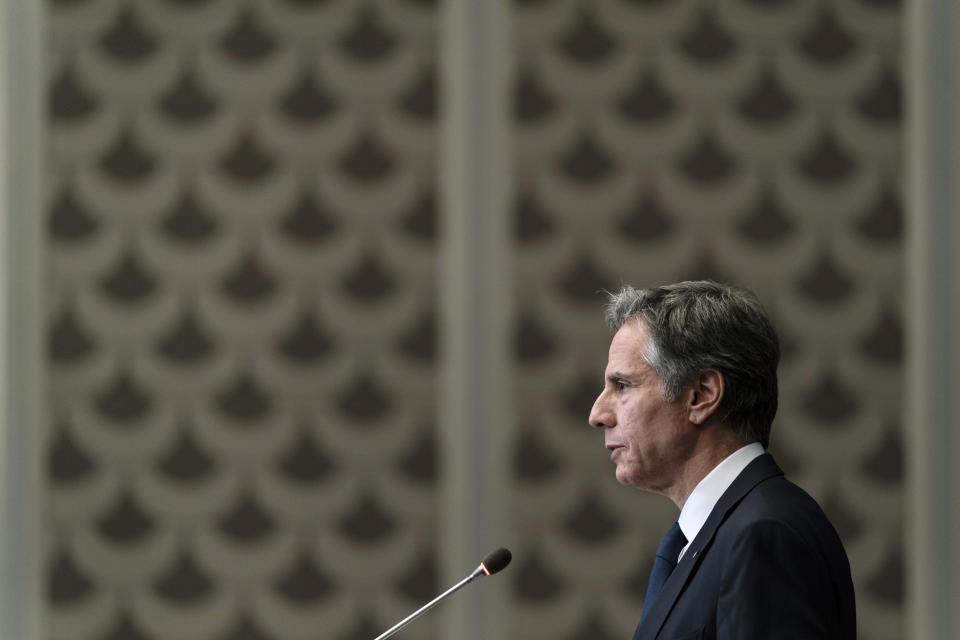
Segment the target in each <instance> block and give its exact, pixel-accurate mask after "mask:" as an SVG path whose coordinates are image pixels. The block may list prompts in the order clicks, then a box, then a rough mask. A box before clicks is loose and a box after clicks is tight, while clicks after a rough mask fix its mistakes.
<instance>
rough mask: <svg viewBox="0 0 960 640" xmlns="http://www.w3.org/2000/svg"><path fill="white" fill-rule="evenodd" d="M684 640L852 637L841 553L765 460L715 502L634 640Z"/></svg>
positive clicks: (849, 586)
mask: <svg viewBox="0 0 960 640" xmlns="http://www.w3.org/2000/svg"><path fill="white" fill-rule="evenodd" d="M686 637H691V638H737V639H739V640H747V639H749V638H769V637H776V638H808V637H822V638H843V639H849V640H854V638H855V637H856V622H855V606H854V598H853V583H852V581H851V578H850V567H849V563H848V562H847V557H846V553H845V552H844V550H843V545H842V544H841V542H840V539H839V537H838V536H837V534H836V531H835V530H834V529H833V527H832V526H831V524H830V522H829V520H828V519H827V517H826V515H824V513H823V511H822V510H821V509H820V507H819V505H817V503H816V501H814V500H813V498H811V497H810V496H809V495H808V494H807V493H806V492H805V491H803V490H802V489H801V488H800V487H798V486H796V485H795V484H793V483H791V482H789V481H788V480H787V479H786V478H784V476H783V472H782V471H781V470H780V468H779V467H778V466H777V464H776V463H775V462H774V460H773V458H772V457H771V456H770V455H769V454H765V455H763V456H760V457H759V458H757V459H756V460H754V461H753V462H751V463H750V465H748V466H747V468H746V469H744V471H743V472H742V473H741V474H740V475H739V476H738V477H737V479H736V480H735V481H734V482H733V484H732V485H731V486H730V487H729V488H728V489H727V491H726V492H725V493H724V494H723V495H722V496H721V498H720V500H719V501H718V502H717V505H716V506H715V507H714V509H713V511H712V512H711V513H710V516H709V517H708V518H707V521H706V523H705V524H704V526H703V528H702V529H701V530H700V533H699V534H698V535H697V537H696V538H695V539H694V540H693V541H692V542H691V543H690V546H689V547H688V548H687V551H686V552H685V553H684V556H683V558H682V559H681V560H680V563H679V564H678V565H677V568H676V569H675V570H674V572H673V573H672V574H671V576H670V578H669V579H668V580H667V583H666V584H665V585H664V587H663V590H662V591H661V593H660V596H659V597H658V598H657V601H656V602H655V603H654V604H653V605H652V607H651V609H650V610H649V612H648V613H647V614H646V615H645V616H644V619H643V621H642V623H641V624H640V626H639V628H638V630H637V634H636V635H635V638H637V639H643V640H646V639H650V640H652V639H654V638H661V639H663V640H672V639H674V638H686Z"/></svg>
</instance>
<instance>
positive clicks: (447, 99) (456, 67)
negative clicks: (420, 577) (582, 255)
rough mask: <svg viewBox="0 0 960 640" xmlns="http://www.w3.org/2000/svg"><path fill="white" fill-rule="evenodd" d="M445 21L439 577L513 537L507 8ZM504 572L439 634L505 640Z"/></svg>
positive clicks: (465, 567) (457, 14) (452, 3)
mask: <svg viewBox="0 0 960 640" xmlns="http://www.w3.org/2000/svg"><path fill="white" fill-rule="evenodd" d="M444 11H445V13H444V16H443V20H442V23H441V37H442V42H441V47H440V53H441V60H442V71H441V78H442V81H441V87H442V90H441V102H442V113H443V117H444V121H443V127H442V129H441V132H442V133H441V136H442V137H441V140H442V143H441V144H442V148H441V152H440V165H441V166H440V179H441V189H442V193H441V197H440V199H439V202H440V203H441V211H442V214H441V226H442V229H443V230H442V241H443V249H442V254H441V255H442V257H441V264H440V269H441V276H440V278H441V282H440V285H441V296H442V303H441V322H440V329H441V334H442V340H441V345H442V348H441V351H442V359H443V365H442V367H441V377H440V379H441V381H442V382H441V385H440V389H439V391H440V394H441V397H440V408H439V411H440V422H439V425H438V432H439V434H440V437H441V439H442V446H441V449H440V450H441V452H442V453H441V455H442V460H441V468H442V472H441V477H442V481H443V484H444V494H443V522H442V525H441V526H442V528H441V531H440V537H441V546H442V554H443V555H442V557H443V561H444V563H443V564H444V572H443V577H444V581H445V582H446V583H452V582H453V581H455V580H457V579H459V578H460V577H462V576H463V575H464V574H465V573H467V572H468V571H470V570H472V569H473V568H475V567H476V566H477V564H478V563H479V562H480V560H481V559H482V558H483V556H484V555H485V554H486V553H487V552H489V551H491V550H493V549H494V548H496V547H498V546H509V541H508V540H506V539H505V537H504V536H505V533H506V528H505V526H504V524H505V518H504V506H505V505H504V503H505V499H504V495H505V475H506V472H507V468H506V459H507V456H506V444H507V443H506V437H507V430H508V429H509V428H510V426H511V424H512V420H513V418H514V415H513V412H512V411H511V410H510V405H511V396H510V383H509V380H508V379H507V373H508V371H509V369H510V367H509V361H508V356H509V345H510V341H509V336H508V331H509V330H508V321H509V318H510V309H511V297H512V289H511V287H510V266H509V264H508V257H509V246H508V242H509V239H510V237H509V225H508V219H509V215H508V211H509V207H508V193H509V184H508V180H509V169H508V153H507V146H506V136H507V127H508V119H507V118H508V102H507V100H508V98H507V74H506V69H507V60H506V51H507V47H508V41H507V38H506V35H505V34H506V27H505V21H506V16H507V11H506V8H505V2H504V0H449V1H448V2H446V3H445V8H444ZM507 585H508V582H507V581H506V580H504V579H503V577H502V576H497V577H496V578H493V579H491V580H490V581H486V580H484V581H482V582H481V583H479V584H477V585H475V586H472V587H471V588H470V591H469V592H466V593H461V594H458V595H457V596H455V597H454V599H453V601H452V602H449V603H447V604H446V605H444V606H445V609H444V613H443V615H444V618H443V626H442V628H441V637H445V638H456V639H457V640H480V639H481V638H486V639H492V638H504V637H506V636H505V629H506V624H505V621H504V615H503V613H504V611H505V606H504V605H505V599H504V598H505V596H506V593H507Z"/></svg>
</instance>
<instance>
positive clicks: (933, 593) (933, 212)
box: [905, 0, 960, 640]
mask: <svg viewBox="0 0 960 640" xmlns="http://www.w3.org/2000/svg"><path fill="white" fill-rule="evenodd" d="M906 8H907V11H908V13H907V23H906V29H907V30H906V38H905V42H906V43H907V56H908V58H907V59H908V65H907V67H906V78H907V91H906V96H907V114H908V122H907V143H908V153H907V163H908V178H909V183H908V184H909V192H908V199H907V203H908V206H907V211H908V215H907V228H908V241H907V264H906V267H907V279H906V289H907V298H908V306H907V308H908V314H909V317H908V321H909V322H908V330H907V345H908V354H909V356H908V358H909V359H908V365H907V409H906V416H905V429H906V431H907V434H908V436H909V440H908V442H909V448H910V454H909V487H908V499H907V504H908V510H909V514H908V516H909V517H908V532H907V533H908V537H907V545H908V556H907V559H906V562H907V564H908V566H909V574H908V584H907V597H908V599H909V612H910V623H909V624H910V630H911V637H912V638H916V639H917V640H919V639H921V638H960V607H957V594H958V593H960V550H958V548H957V541H958V540H960V479H958V478H960V476H958V475H957V461H958V460H960V389H958V385H960V252H958V248H960V6H958V5H957V3H956V0H915V1H914V2H911V3H907V5H906Z"/></svg>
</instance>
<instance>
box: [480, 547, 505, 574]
mask: <svg viewBox="0 0 960 640" xmlns="http://www.w3.org/2000/svg"><path fill="white" fill-rule="evenodd" d="M512 558H513V554H512V553H510V550H509V549H504V548H503V547H500V548H499V549H497V550H496V551H494V552H492V553H489V554H487V557H486V558H484V559H483V562H481V563H480V566H481V567H482V568H483V572H484V573H486V574H487V575H488V576H492V575H493V574H495V573H496V572H497V571H501V570H502V569H504V568H506V566H507V565H508V564H510V560H511V559H512Z"/></svg>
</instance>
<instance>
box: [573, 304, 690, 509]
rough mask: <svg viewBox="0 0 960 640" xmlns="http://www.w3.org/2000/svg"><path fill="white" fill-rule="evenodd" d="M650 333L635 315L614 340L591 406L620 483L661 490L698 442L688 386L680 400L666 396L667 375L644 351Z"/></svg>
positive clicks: (677, 471) (591, 419)
mask: <svg viewBox="0 0 960 640" xmlns="http://www.w3.org/2000/svg"><path fill="white" fill-rule="evenodd" d="M648 346H649V336H648V333H647V329H646V327H644V325H643V323H641V322H640V321H638V320H630V321H628V322H627V323H626V324H624V325H623V327H621V328H620V330H619V331H617V333H616V335H614V337H613V340H612V341H611V343H610V353H609V357H608V360H607V368H606V372H605V380H604V388H603V391H602V392H601V393H600V395H599V397H597V400H596V402H594V404H593V409H592V410H591V411H590V424H591V425H592V426H594V427H597V428H602V429H603V430H604V441H605V444H606V447H607V449H608V450H609V451H610V459H611V460H613V462H614V463H615V464H616V465H617V470H616V475H617V481H618V482H620V484H624V485H629V486H632V487H637V488H638V489H644V490H647V491H655V492H658V493H662V492H663V491H664V490H665V489H667V488H669V487H670V486H672V485H673V483H674V481H675V480H676V478H678V477H679V474H680V471H681V469H682V467H683V464H684V463H685V462H686V460H687V459H688V458H689V456H690V453H691V452H692V451H693V448H694V445H695V444H696V440H697V436H698V431H697V429H696V428H695V425H693V424H691V423H690V421H689V420H688V416H689V414H688V411H687V406H686V405H687V401H688V399H689V390H685V391H684V392H683V393H682V394H681V396H680V398H679V399H678V400H677V401H676V402H667V401H666V400H664V398H663V393H662V386H661V384H662V381H661V379H660V376H659V375H658V374H657V372H656V371H655V370H654V369H653V367H651V366H650V365H649V364H648V363H647V360H646V359H645V358H644V354H645V353H648V350H647V349H648Z"/></svg>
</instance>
